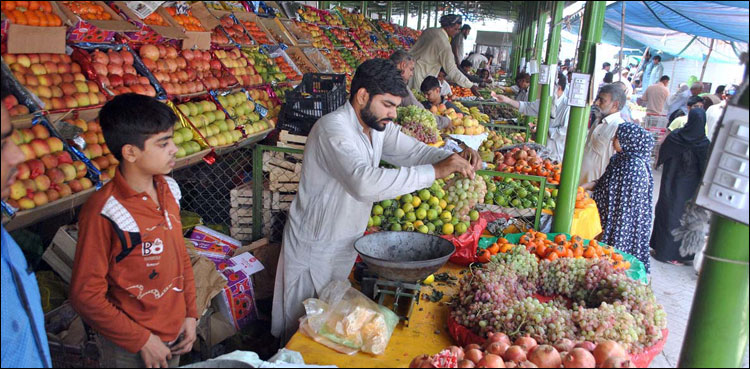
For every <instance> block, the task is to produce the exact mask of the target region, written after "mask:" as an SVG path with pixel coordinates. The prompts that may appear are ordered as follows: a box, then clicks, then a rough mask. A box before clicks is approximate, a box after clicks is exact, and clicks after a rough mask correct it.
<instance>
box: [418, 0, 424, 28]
mask: <svg viewBox="0 0 750 369" xmlns="http://www.w3.org/2000/svg"><path fill="white" fill-rule="evenodd" d="M422 13H424V1H420V2H419V15H417V30H421V29H422Z"/></svg>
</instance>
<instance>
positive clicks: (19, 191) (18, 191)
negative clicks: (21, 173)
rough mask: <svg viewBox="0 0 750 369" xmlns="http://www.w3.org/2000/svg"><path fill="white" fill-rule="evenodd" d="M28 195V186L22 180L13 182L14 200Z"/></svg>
mask: <svg viewBox="0 0 750 369" xmlns="http://www.w3.org/2000/svg"><path fill="white" fill-rule="evenodd" d="M25 196H26V186H24V185H23V182H22V181H17V182H13V184H12V185H10V198H11V199H13V200H19V199H21V198H22V197H25Z"/></svg>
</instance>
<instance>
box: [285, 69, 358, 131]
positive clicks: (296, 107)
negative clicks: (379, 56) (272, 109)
mask: <svg viewBox="0 0 750 369" xmlns="http://www.w3.org/2000/svg"><path fill="white" fill-rule="evenodd" d="M346 96H347V94H346V78H345V76H344V75H343V74H319V73H308V74H305V75H304V77H303V78H302V83H300V84H299V86H297V87H296V88H295V89H294V90H293V91H290V92H288V93H287V94H286V102H285V103H284V105H283V107H282V108H281V114H280V115H279V124H278V127H279V129H283V130H287V131H289V133H291V134H295V135H303V136H307V135H308V134H309V133H310V130H311V129H312V126H313V125H314V124H315V122H316V121H317V120H318V119H320V118H321V117H322V116H324V115H326V114H328V113H330V112H332V111H334V110H336V109H338V108H339V107H341V105H344V104H345V103H346Z"/></svg>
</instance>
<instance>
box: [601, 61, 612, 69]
mask: <svg viewBox="0 0 750 369" xmlns="http://www.w3.org/2000/svg"><path fill="white" fill-rule="evenodd" d="M611 66H612V64H609V63H608V62H604V64H602V69H604V68H606V67H611Z"/></svg>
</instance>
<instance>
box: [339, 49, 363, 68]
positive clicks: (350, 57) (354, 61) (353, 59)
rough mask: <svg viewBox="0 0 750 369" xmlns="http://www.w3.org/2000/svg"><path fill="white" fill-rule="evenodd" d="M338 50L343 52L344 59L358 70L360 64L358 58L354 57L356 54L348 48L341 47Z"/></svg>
mask: <svg viewBox="0 0 750 369" xmlns="http://www.w3.org/2000/svg"><path fill="white" fill-rule="evenodd" d="M338 51H339V53H340V54H341V58H342V59H344V61H345V62H346V64H348V65H349V67H351V69H352V70H356V69H357V67H358V66H359V61H357V58H356V57H354V55H353V54H352V53H351V52H350V51H349V50H347V49H339V50H338Z"/></svg>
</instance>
